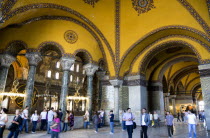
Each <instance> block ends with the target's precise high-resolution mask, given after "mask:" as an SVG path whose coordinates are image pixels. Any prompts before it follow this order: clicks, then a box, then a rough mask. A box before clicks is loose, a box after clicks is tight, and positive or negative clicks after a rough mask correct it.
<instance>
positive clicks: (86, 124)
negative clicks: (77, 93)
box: [84, 110, 90, 129]
mask: <svg viewBox="0 0 210 138" xmlns="http://www.w3.org/2000/svg"><path fill="white" fill-rule="evenodd" d="M89 121H90V117H89V112H88V110H86V112H85V115H84V128H85V129H87V128H88V125H89Z"/></svg>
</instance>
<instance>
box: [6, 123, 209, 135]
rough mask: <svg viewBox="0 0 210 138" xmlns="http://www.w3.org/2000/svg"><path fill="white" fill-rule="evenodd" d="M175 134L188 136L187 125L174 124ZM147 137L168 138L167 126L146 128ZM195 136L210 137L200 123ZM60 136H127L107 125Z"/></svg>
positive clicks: (136, 133)
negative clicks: (112, 131) (96, 131)
mask: <svg viewBox="0 0 210 138" xmlns="http://www.w3.org/2000/svg"><path fill="white" fill-rule="evenodd" d="M174 129H175V134H174V137H173V138H188V130H187V125H185V124H182V123H176V124H175V127H174ZM6 134H8V131H6V132H5V135H4V137H5V138H6V137H7V135H6ZM148 135H149V138H168V136H167V128H166V127H165V126H164V127H160V128H149V130H148ZM197 135H198V136H197V138H210V135H208V133H207V132H206V131H205V130H204V128H203V126H202V124H199V125H198V126H197ZM19 137H20V138H50V135H48V134H46V132H40V131H38V132H37V133H36V134H24V133H23V134H20V135H19ZM60 138H127V132H126V131H124V132H122V131H121V129H120V127H116V128H115V134H114V135H110V134H109V127H104V128H101V129H99V132H98V133H97V134H96V133H95V132H94V131H93V130H92V129H88V130H84V129H77V130H73V131H68V132H64V133H60ZM133 138H140V127H138V128H137V129H135V130H134V134H133Z"/></svg>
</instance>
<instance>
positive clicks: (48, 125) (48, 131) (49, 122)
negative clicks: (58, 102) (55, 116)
mask: <svg viewBox="0 0 210 138" xmlns="http://www.w3.org/2000/svg"><path fill="white" fill-rule="evenodd" d="M51 122H52V121H48V122H47V133H48V134H50V133H51V129H50V125H51Z"/></svg>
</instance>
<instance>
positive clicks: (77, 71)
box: [77, 64, 79, 72]
mask: <svg viewBox="0 0 210 138" xmlns="http://www.w3.org/2000/svg"><path fill="white" fill-rule="evenodd" d="M77 72H79V64H77Z"/></svg>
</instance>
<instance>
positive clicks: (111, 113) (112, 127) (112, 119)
mask: <svg viewBox="0 0 210 138" xmlns="http://www.w3.org/2000/svg"><path fill="white" fill-rule="evenodd" d="M109 119H110V134H114V114H113V110H111V111H110V112H109Z"/></svg>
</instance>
